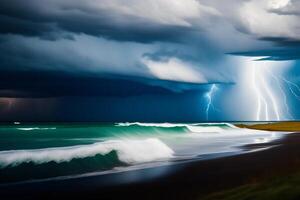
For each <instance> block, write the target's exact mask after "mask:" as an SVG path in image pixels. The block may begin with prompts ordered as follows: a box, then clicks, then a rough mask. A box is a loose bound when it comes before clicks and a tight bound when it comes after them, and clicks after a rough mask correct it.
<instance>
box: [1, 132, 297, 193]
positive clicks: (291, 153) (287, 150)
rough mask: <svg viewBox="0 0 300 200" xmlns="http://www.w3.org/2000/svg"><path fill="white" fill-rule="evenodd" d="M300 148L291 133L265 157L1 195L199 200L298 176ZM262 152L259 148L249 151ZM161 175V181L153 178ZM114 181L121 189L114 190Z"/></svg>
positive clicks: (27, 187) (14, 188)
mask: <svg viewBox="0 0 300 200" xmlns="http://www.w3.org/2000/svg"><path fill="white" fill-rule="evenodd" d="M299 145H300V134H298V133H291V134H288V135H286V136H285V137H284V138H282V139H280V140H277V141H273V142H270V143H266V144H264V145H263V147H272V148H269V149H266V150H263V151H256V152H251V153H245V154H239V155H233V156H228V157H221V158H215V159H209V160H199V161H192V162H186V163H181V164H180V163H179V164H176V165H174V166H162V167H157V168H155V169H151V168H150V169H142V170H137V171H129V172H122V173H117V174H107V175H101V177H100V176H92V177H82V178H78V179H72V180H57V181H50V182H46V183H30V184H19V185H11V186H1V187H0V195H1V197H2V198H3V199H18V198H23V197H24V196H26V197H28V199H41V198H43V199H53V198H56V199H62V198H75V199H77V198H85V199H87V198H88V199H93V198H95V199H97V198H99V197H101V199H119V198H122V199H154V198H155V199H198V198H202V197H206V196H208V195H215V194H216V193H219V192H221V191H226V190H230V189H233V188H236V187H239V186H241V185H247V184H255V183H258V182H262V181H265V180H268V179H270V178H272V177H281V176H287V175H290V174H293V173H297V171H298V169H299V167H300V148H298V147H299ZM259 147H261V145H260V146H259V144H253V145H248V146H245V148H259ZM164 172H167V173H165V174H164ZM25 173H26V172H25ZM155 174H156V175H157V177H155V176H153V175H155ZM147 176H149V177H147ZM138 177H142V179H144V180H143V181H141V180H139V178H138ZM153 177H154V178H153ZM125 179H126V181H125ZM122 180H123V181H122ZM128 180H131V182H130V181H129V182H130V183H128ZM114 181H117V182H118V183H117V184H112V185H111V184H109V183H114ZM299 193H300V192H299Z"/></svg>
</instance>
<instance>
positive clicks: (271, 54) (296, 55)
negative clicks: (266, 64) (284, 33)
mask: <svg viewBox="0 0 300 200" xmlns="http://www.w3.org/2000/svg"><path fill="white" fill-rule="evenodd" d="M231 54H232V55H240V56H250V57H261V58H259V59H258V60H273V61H276V60H277V61H283V60H299V59H300V47H299V46H298V47H294V48H283V49H276V50H273V49H270V50H260V51H248V52H236V53H231Z"/></svg>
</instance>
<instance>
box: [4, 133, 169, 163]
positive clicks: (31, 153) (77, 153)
mask: <svg viewBox="0 0 300 200" xmlns="http://www.w3.org/2000/svg"><path fill="white" fill-rule="evenodd" d="M113 150H115V151H116V152H117V154H118V158H119V160H120V161H122V162H124V163H128V164H138V163H145V162H151V161H156V160H165V159H168V158H172V157H173V153H174V152H173V150H172V149H171V148H169V147H168V146H167V145H166V144H164V143H163V142H161V141H160V140H159V139H156V138H149V139H145V140H108V141H105V142H100V143H94V144H91V145H78V146H72V147H58V148H45V149H34V150H11V151H1V152H0V166H1V167H6V166H16V165H19V164H21V163H28V162H34V163H36V164H42V163H47V162H51V161H54V162H56V163H61V162H68V161H71V160H72V159H75V158H86V157H93V156H95V155H97V154H101V155H105V154H108V153H109V152H111V151H113Z"/></svg>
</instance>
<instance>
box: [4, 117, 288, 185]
mask: <svg viewBox="0 0 300 200" xmlns="http://www.w3.org/2000/svg"><path fill="white" fill-rule="evenodd" d="M283 136H284V133H282V132H269V131H258V130H250V129H242V128H238V127H236V126H234V125H232V124H229V123H194V124H179V123H138V122H136V123H111V124H105V123H99V124H97V123H86V124H85V123H70V124H59V123H57V124H56V123H49V124H45V123H44V124H22V123H21V124H14V125H1V126H0V184H1V185H5V184H11V183H19V182H30V181H43V180H49V179H50V180H51V179H57V178H61V179H68V178H74V177H76V176H81V177H82V176H85V175H91V174H95V175H101V174H109V173H118V172H124V171H128V170H136V169H143V168H151V167H156V166H162V165H173V164H176V163H179V162H187V161H192V160H198V159H212V158H215V157H222V156H229V155H234V154H240V153H247V152H249V151H251V149H247V148H242V147H243V146H244V145H248V144H257V143H266V142H270V141H272V140H276V139H279V138H281V137H283Z"/></svg>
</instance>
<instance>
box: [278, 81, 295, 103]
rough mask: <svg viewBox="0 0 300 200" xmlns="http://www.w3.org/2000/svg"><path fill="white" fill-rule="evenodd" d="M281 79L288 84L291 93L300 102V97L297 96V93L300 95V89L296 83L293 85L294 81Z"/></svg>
mask: <svg viewBox="0 0 300 200" xmlns="http://www.w3.org/2000/svg"><path fill="white" fill-rule="evenodd" d="M280 79H281V80H282V81H283V82H285V83H286V84H287V86H288V88H289V90H290V92H291V93H292V94H293V95H294V97H295V98H296V99H298V100H300V96H299V95H298V94H297V92H298V93H300V87H299V86H298V85H297V84H296V83H293V82H292V81H289V80H286V79H285V78H283V77H280ZM293 88H294V89H296V91H297V92H295V91H294V89H293Z"/></svg>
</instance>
